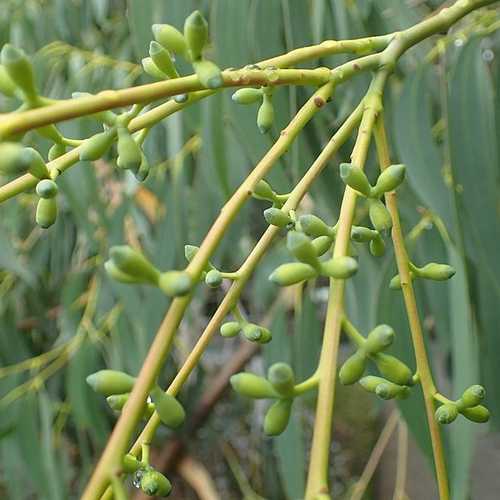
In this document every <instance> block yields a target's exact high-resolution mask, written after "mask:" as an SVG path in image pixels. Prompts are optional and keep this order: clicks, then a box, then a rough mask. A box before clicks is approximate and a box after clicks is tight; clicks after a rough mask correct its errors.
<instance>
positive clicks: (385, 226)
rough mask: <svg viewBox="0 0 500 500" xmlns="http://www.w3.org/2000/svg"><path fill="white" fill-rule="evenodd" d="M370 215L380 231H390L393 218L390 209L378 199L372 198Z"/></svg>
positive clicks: (369, 209) (369, 208) (375, 226)
mask: <svg viewBox="0 0 500 500" xmlns="http://www.w3.org/2000/svg"><path fill="white" fill-rule="evenodd" d="M368 215H369V216H370V220H371V222H372V224H373V227H374V228H375V229H376V230H377V231H378V232H381V231H388V230H389V229H391V227H392V219H391V214H390V213H389V210H387V208H386V207H385V205H384V204H383V203H382V202H381V201H380V200H378V199H370V201H369V207H368Z"/></svg>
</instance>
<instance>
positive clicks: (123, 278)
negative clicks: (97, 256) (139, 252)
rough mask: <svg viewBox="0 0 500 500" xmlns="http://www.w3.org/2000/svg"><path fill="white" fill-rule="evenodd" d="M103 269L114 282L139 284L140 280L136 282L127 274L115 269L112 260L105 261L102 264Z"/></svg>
mask: <svg viewBox="0 0 500 500" xmlns="http://www.w3.org/2000/svg"><path fill="white" fill-rule="evenodd" d="M104 269H105V271H106V273H108V275H109V277H110V278H113V279H114V280H115V281H119V282H120V283H127V284H132V283H140V282H141V281H140V280H137V279H136V278H134V277H133V276H130V275H129V274H127V273H124V272H122V271H120V269H118V267H116V265H115V263H114V262H113V261H112V260H107V261H106V262H105V263H104Z"/></svg>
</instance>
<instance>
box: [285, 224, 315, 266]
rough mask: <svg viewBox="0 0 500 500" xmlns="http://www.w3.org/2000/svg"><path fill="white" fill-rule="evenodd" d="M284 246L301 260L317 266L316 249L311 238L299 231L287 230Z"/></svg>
mask: <svg viewBox="0 0 500 500" xmlns="http://www.w3.org/2000/svg"><path fill="white" fill-rule="evenodd" d="M286 246H287V248H288V250H289V252H290V253H291V254H292V255H293V256H294V257H295V258H296V259H297V260H300V261H301V262H305V263H306V264H309V265H310V266H312V267H314V268H317V267H318V266H319V261H318V256H317V254H316V249H315V248H314V245H313V244H312V242H311V240H310V239H309V238H308V237H307V236H306V235H305V234H304V233H300V232H299V231H289V232H288V235H287V240H286Z"/></svg>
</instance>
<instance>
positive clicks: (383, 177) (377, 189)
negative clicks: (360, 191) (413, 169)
mask: <svg viewBox="0 0 500 500" xmlns="http://www.w3.org/2000/svg"><path fill="white" fill-rule="evenodd" d="M405 173H406V167H405V166H404V165H391V166H389V167H387V168H386V169H385V170H384V171H383V172H382V173H381V174H380V175H379V176H378V179H377V182H376V183H375V186H374V187H373V189H372V196H375V197H377V198H379V197H380V196H382V195H383V194H384V193H388V192H389V191H394V189H396V188H397V187H398V186H399V185H400V184H401V183H402V182H403V180H404V178H405Z"/></svg>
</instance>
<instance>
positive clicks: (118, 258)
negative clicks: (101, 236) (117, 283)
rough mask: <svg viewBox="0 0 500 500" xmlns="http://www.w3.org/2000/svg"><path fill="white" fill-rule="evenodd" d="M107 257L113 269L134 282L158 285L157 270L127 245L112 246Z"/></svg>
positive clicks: (139, 253)
mask: <svg viewBox="0 0 500 500" xmlns="http://www.w3.org/2000/svg"><path fill="white" fill-rule="evenodd" d="M109 256H110V260H111V261H112V262H113V264H114V267H115V268H116V269H118V270H119V271H120V272H121V273H123V274H126V275H128V276H130V277H131V278H132V279H133V280H134V281H135V282H137V283H150V284H153V285H156V284H158V279H159V276H160V273H159V271H158V269H156V268H155V267H154V266H153V264H151V262H150V261H149V260H148V259H146V257H144V255H143V254H142V253H141V252H139V251H138V250H134V249H133V248H131V247H129V246H128V245H120V246H114V247H111V248H110V250H109ZM108 269H109V266H108V268H107V270H108Z"/></svg>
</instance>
